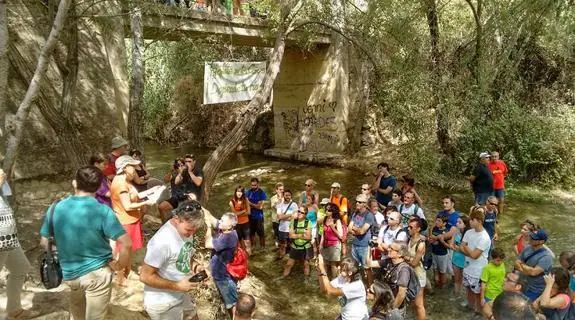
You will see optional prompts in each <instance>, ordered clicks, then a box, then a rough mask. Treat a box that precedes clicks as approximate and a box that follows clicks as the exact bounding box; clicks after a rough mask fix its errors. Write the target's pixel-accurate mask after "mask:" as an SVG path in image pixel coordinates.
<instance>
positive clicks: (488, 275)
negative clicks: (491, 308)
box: [480, 248, 505, 315]
mask: <svg viewBox="0 0 575 320" xmlns="http://www.w3.org/2000/svg"><path fill="white" fill-rule="evenodd" d="M503 260H505V252H503V249H501V248H495V249H493V250H492V251H491V261H489V263H488V264H487V265H486V266H485V268H483V272H482V273H481V298H480V299H481V300H480V301H483V302H484V303H482V306H483V308H482V311H483V314H484V315H485V314H490V312H487V311H486V310H485V305H487V304H488V303H489V301H493V300H495V298H497V296H498V295H499V294H500V293H501V292H503V282H504V281H505V264H504V263H503Z"/></svg>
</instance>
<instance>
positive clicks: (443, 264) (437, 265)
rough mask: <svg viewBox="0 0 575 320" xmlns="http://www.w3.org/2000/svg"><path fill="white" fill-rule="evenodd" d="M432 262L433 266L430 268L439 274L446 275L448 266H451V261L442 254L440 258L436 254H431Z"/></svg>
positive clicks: (447, 256)
mask: <svg viewBox="0 0 575 320" xmlns="http://www.w3.org/2000/svg"><path fill="white" fill-rule="evenodd" d="M431 257H432V259H433V260H432V261H433V265H432V268H433V269H435V270H437V271H439V273H444V274H445V273H448V272H449V265H450V264H451V260H450V259H449V255H448V254H444V255H442V256H440V255H437V254H432V255H431Z"/></svg>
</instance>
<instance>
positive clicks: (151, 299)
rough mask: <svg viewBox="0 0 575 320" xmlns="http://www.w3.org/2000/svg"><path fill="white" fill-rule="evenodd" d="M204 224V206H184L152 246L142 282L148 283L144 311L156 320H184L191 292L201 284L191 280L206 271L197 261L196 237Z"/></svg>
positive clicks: (144, 264)
mask: <svg viewBox="0 0 575 320" xmlns="http://www.w3.org/2000/svg"><path fill="white" fill-rule="evenodd" d="M203 224H204V213H203V210H202V207H201V206H200V203H199V202H197V201H190V202H189V203H184V204H182V205H180V207H178V208H177V209H175V210H174V211H173V217H172V219H170V220H168V221H167V222H166V223H165V224H164V225H163V226H162V227H161V228H160V230H158V232H156V234H155V235H154V236H153V237H152V239H151V240H150V242H149V243H148V247H147V251H146V257H145V258H144V263H143V264H142V269H141V271H140V281H142V282H143V283H144V284H145V286H144V308H145V309H146V312H147V313H148V315H149V316H150V318H151V319H152V320H181V319H183V317H184V308H185V307H187V306H185V303H184V302H185V301H187V300H188V299H189V295H187V293H188V292H190V291H191V290H195V289H197V288H198V287H199V285H200V283H199V282H190V278H191V276H192V275H194V274H196V273H199V272H201V271H203V270H204V267H203V266H201V265H200V264H199V263H198V262H195V261H194V260H193V256H194V244H193V240H194V239H193V237H194V234H195V233H196V231H197V230H198V229H199V228H200V227H201V226H202V225H203ZM194 319H197V315H196V316H195V317H194Z"/></svg>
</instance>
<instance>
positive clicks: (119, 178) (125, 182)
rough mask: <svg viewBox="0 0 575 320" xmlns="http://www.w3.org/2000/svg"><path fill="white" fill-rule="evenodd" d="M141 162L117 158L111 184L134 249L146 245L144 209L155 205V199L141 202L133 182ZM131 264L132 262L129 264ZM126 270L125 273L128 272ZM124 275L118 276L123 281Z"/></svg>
mask: <svg viewBox="0 0 575 320" xmlns="http://www.w3.org/2000/svg"><path fill="white" fill-rule="evenodd" d="M139 164H140V161H139V160H136V159H134V158H132V157H130V156H121V157H119V158H118V159H117V160H116V163H115V165H116V176H115V177H114V180H112V184H111V185H110V192H111V197H110V198H111V199H112V209H113V210H114V212H115V213H116V216H117V217H118V220H119V221H120V223H121V224H122V226H123V227H124V229H125V230H126V233H127V234H128V235H129V236H130V238H131V239H132V251H133V252H135V251H137V250H138V249H141V248H143V247H144V233H143V231H142V210H143V209H144V208H146V207H147V206H150V205H153V204H154V201H152V200H146V201H143V202H139V198H138V191H137V190H136V187H135V186H134V184H133V180H134V177H135V176H136V167H135V166H137V165H139ZM119 249H120V248H119V244H116V248H114V252H115V253H118V252H119V251H120V250H119ZM128 265H130V264H128ZM128 273H129V270H126V272H125V273H124V274H128ZM122 281H123V277H122V276H120V277H119V278H118V282H119V283H122Z"/></svg>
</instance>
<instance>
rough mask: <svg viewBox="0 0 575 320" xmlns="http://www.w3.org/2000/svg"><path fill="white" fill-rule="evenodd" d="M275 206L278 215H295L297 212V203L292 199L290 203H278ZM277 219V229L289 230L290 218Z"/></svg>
mask: <svg viewBox="0 0 575 320" xmlns="http://www.w3.org/2000/svg"><path fill="white" fill-rule="evenodd" d="M288 205H289V207H288ZM276 208H277V214H278V215H280V214H289V215H292V216H294V217H295V215H296V214H297V209H298V206H297V203H295V202H293V201H292V202H291V203H278V205H277V206H276ZM278 219H279V218H278ZM278 221H279V222H280V225H279V228H278V230H279V231H281V232H289V226H290V224H291V220H278Z"/></svg>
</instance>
